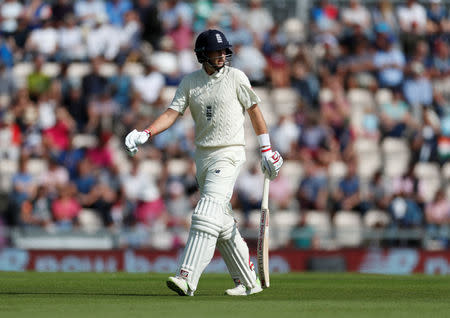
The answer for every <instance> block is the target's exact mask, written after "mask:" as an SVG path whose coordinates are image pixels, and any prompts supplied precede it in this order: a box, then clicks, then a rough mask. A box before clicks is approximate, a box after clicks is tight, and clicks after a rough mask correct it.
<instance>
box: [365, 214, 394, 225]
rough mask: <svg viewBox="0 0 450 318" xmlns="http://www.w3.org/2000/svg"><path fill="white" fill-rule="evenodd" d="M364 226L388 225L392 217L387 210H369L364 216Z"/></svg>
mask: <svg viewBox="0 0 450 318" xmlns="http://www.w3.org/2000/svg"><path fill="white" fill-rule="evenodd" d="M363 222H364V226H365V227H367V228H373V227H376V226H381V227H386V226H388V225H389V223H391V217H390V216H389V214H388V213H387V212H385V211H381V210H369V211H367V212H366V214H364V217H363Z"/></svg>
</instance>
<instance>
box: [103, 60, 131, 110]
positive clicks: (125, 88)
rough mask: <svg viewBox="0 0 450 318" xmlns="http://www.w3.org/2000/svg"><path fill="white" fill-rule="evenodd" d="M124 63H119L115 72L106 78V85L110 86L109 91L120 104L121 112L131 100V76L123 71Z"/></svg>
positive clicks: (127, 106) (128, 105)
mask: <svg viewBox="0 0 450 318" xmlns="http://www.w3.org/2000/svg"><path fill="white" fill-rule="evenodd" d="M124 70H125V64H119V69H118V72H117V74H115V75H113V76H111V77H110V78H109V79H108V87H110V88H111V93H112V97H113V99H114V101H115V102H116V103H117V104H118V105H120V110H121V111H122V112H124V111H126V110H127V109H128V108H129V107H130V100H131V87H132V86H131V77H130V76H129V75H128V74H126V73H125V72H124Z"/></svg>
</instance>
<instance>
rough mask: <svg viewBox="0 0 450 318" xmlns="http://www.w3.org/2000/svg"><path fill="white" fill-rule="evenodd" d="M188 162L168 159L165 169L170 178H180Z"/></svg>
mask: <svg viewBox="0 0 450 318" xmlns="http://www.w3.org/2000/svg"><path fill="white" fill-rule="evenodd" d="M188 165H189V162H188V161H187V160H185V159H170V160H169V162H168V163H167V169H168V172H169V175H171V176H181V175H183V174H184V173H186V171H187V169H188Z"/></svg>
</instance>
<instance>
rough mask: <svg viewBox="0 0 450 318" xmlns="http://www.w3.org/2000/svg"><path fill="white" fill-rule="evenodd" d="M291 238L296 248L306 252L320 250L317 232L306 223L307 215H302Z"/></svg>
mask: <svg viewBox="0 0 450 318" xmlns="http://www.w3.org/2000/svg"><path fill="white" fill-rule="evenodd" d="M291 237H292V242H291V244H292V245H293V247H294V248H297V249H305V250H309V249H317V248H319V240H318V237H317V235H316V230H315V229H314V227H312V226H311V225H308V224H307V223H306V222H305V214H302V215H301V217H300V221H299V222H298V224H296V226H295V227H294V228H293V229H292V232H291Z"/></svg>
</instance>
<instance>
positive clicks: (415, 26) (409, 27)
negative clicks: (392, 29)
mask: <svg viewBox="0 0 450 318" xmlns="http://www.w3.org/2000/svg"><path fill="white" fill-rule="evenodd" d="M397 15H398V20H399V23H400V29H401V31H402V32H404V33H406V34H408V33H413V32H414V31H415V30H417V32H418V33H419V34H423V33H425V30H426V26H427V13H426V10H425V8H424V7H423V6H422V5H421V4H419V3H417V1H416V0H408V1H407V2H406V6H400V7H399V8H398V9H397Z"/></svg>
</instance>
